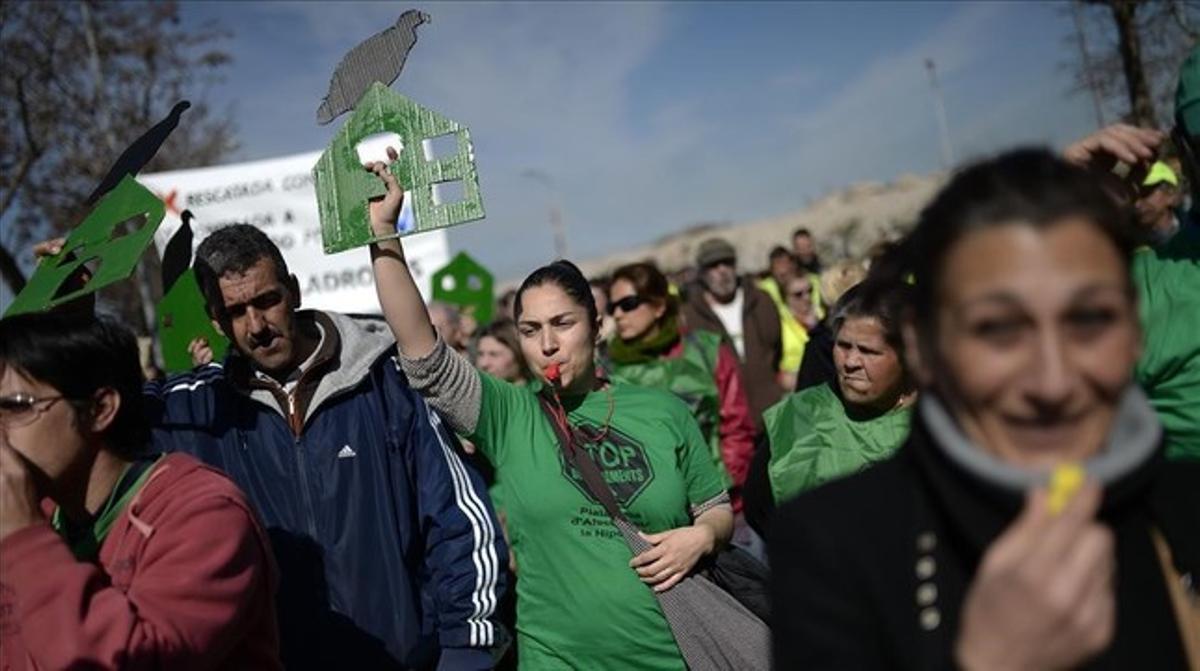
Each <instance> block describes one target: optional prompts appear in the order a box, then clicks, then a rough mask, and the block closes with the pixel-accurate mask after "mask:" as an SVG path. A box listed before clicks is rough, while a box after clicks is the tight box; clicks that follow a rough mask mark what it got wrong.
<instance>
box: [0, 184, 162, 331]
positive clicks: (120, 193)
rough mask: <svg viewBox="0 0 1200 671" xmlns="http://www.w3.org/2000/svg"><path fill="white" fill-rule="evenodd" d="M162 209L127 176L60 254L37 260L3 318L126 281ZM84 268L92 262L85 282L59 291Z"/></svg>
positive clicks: (74, 234) (68, 241) (105, 196)
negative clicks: (124, 229)
mask: <svg viewBox="0 0 1200 671" xmlns="http://www.w3.org/2000/svg"><path fill="white" fill-rule="evenodd" d="M164 211H165V206H164V205H163V202H162V201H161V200H159V199H158V197H157V196H155V195H154V194H153V193H151V192H150V191H149V190H148V189H146V187H144V186H142V185H141V184H138V183H137V181H136V180H135V179H134V178H133V177H131V176H128V175H127V176H126V177H125V178H124V179H122V180H121V181H120V183H118V184H117V186H116V188H114V189H113V190H112V191H109V192H108V193H107V194H105V195H104V197H103V198H101V199H100V202H99V203H97V204H96V207H95V208H94V209H93V210H92V211H91V213H90V214H88V216H87V218H86V219H84V220H83V223H81V224H80V225H79V226H78V227H76V228H75V230H74V231H72V232H71V235H70V237H68V238H67V242H66V244H64V245H63V248H62V251H60V252H59V253H58V254H56V255H54V256H51V257H47V258H45V259H43V260H42V262H41V263H40V264H39V265H38V267H37V270H36V271H34V273H33V277H31V278H29V283H28V284H26V285H25V288H24V289H22V290H21V293H20V294H18V295H17V297H16V299H15V300H13V302H12V305H10V306H9V307H8V311H7V312H6V313H5V316H11V315H17V314H22V313H25V312H39V311H45V310H49V309H51V308H54V307H57V306H59V305H62V304H63V303H68V302H70V301H72V300H75V299H76V298H80V297H82V296H86V295H87V294H90V293H93V292H95V291H98V290H99V289H102V288H104V287H106V286H108V285H110V284H112V283H114V282H119V281H121V280H123V279H125V278H127V277H129V276H130V275H131V274H133V271H134V269H135V268H136V267H137V263H138V260H139V259H141V258H142V254H143V253H144V252H145V251H146V248H147V247H149V246H150V243H151V242H152V241H153V240H154V231H156V230H157V229H158V225H159V224H161V223H162V220H163V214H164ZM127 221H134V222H135V223H134V224H133V230H131V231H130V232H129V233H126V234H124V235H119V230H118V228H119V227H120V226H121V225H122V224H124V223H125V222H127ZM114 236H115V237H114ZM85 264H95V271H94V272H93V274H92V277H91V279H89V280H88V281H87V282H86V283H85V284H84V285H83V286H82V287H79V288H76V289H74V290H67V289H65V287H64V283H65V282H67V280H69V279H71V276H72V275H74V274H75V272H76V271H77V270H79V269H80V267H81V266H83V265H85Z"/></svg>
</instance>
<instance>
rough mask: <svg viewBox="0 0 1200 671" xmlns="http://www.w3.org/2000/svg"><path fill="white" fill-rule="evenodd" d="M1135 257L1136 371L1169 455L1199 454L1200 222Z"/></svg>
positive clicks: (1182, 457)
mask: <svg viewBox="0 0 1200 671" xmlns="http://www.w3.org/2000/svg"><path fill="white" fill-rule="evenodd" d="M1191 216H1192V218H1193V221H1191V222H1190V223H1187V224H1185V225H1184V226H1183V228H1181V229H1180V230H1179V232H1178V233H1176V234H1175V236H1174V237H1172V238H1171V239H1170V240H1169V241H1168V242H1167V243H1166V244H1165V245H1163V246H1161V247H1159V248H1156V249H1150V248H1145V249H1140V250H1138V252H1137V253H1136V254H1135V255H1134V258H1133V283H1134V286H1136V287H1137V292H1138V308H1139V310H1140V311H1141V315H1140V316H1141V321H1142V333H1143V337H1144V339H1145V340H1144V343H1143V349H1142V356H1141V359H1139V360H1138V363H1137V369H1136V372H1135V375H1136V377H1137V381H1138V384H1140V385H1142V388H1143V389H1145V390H1146V395H1147V396H1149V397H1150V405H1151V406H1153V408H1154V410H1155V412H1156V413H1158V417H1159V419H1160V420H1161V421H1162V424H1163V430H1164V432H1165V437H1166V444H1167V458H1168V459H1200V335H1197V334H1200V222H1197V221H1195V220H1194V219H1195V218H1196V213H1195V212H1193V213H1192V215H1191Z"/></svg>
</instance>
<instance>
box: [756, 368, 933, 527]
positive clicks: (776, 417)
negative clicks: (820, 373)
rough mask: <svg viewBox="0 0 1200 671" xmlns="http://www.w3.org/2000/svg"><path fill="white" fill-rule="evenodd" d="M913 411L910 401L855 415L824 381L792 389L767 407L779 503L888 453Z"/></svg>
mask: <svg viewBox="0 0 1200 671" xmlns="http://www.w3.org/2000/svg"><path fill="white" fill-rule="evenodd" d="M911 415H912V410H911V407H909V408H901V409H898V410H893V411H891V412H888V413H885V414H883V415H880V416H879V417H876V418H874V419H870V420H866V421H855V420H853V419H851V418H850V417H848V416H847V415H846V408H845V406H843V405H842V401H841V399H839V398H838V397H837V395H836V394H834V393H833V390H832V389H830V388H829V385H826V384H823V385H820V386H817V387H809V388H808V389H805V390H804V391H801V392H799V393H795V394H789V395H788V396H787V397H786V398H784V399H783V400H782V401H780V402H779V403H776V404H775V405H773V406H771V407H770V408H769V409H767V411H766V412H765V413H763V422H764V423H765V425H766V428H767V437H768V439H769V440H770V441H771V442H770V444H771V460H770V462H769V465H768V466H767V473H768V475H769V477H770V480H771V493H772V494H774V496H775V503H776V504H782V503H783V502H784V501H787V500H788V499H790V498H792V497H794V496H796V495H797V494H799V493H801V492H804V491H806V490H809V489H812V488H813V487H816V486H817V485H819V484H822V483H824V482H828V481H829V480H833V479H836V478H840V477H842V476H845V475H850V474H852V473H854V472H856V471H859V470H862V469H863V468H865V467H867V466H869V465H870V464H872V463H873V462H876V461H879V460H881V459H884V458H887V457H888V456H890V455H891V454H892V453H893V452H895V451H896V449H897V448H899V447H900V444H901V443H903V442H904V439H905V438H907V437H908V424H909V419H910V417H911Z"/></svg>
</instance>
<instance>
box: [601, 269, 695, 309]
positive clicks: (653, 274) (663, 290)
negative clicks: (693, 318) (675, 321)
mask: <svg viewBox="0 0 1200 671" xmlns="http://www.w3.org/2000/svg"><path fill="white" fill-rule="evenodd" d="M612 278H613V283H614V284H615V283H616V281H617V280H625V281H626V282H628V283H630V284H632V285H633V290H634V292H636V294H637V295H638V296H640V297H642V298H648V299H650V300H653V301H658V302H660V303H662V304H663V305H664V306H665V307H666V310H665V311H664V312H663V316H662V317H660V318H659V321H660V322H661V321H663V320H665V319H667V318H669V317H674V316H676V315H677V314H679V301H677V300H676V299H675V297H674V296H672V295H671V282H670V281H669V280H668V279H667V276H666V275H663V274H662V271H661V270H659V269H658V266H656V265H654V264H653V263H646V262H642V263H629V264H626V265H623V266H621V267H620V268H617V269H616V270H615V271H613V276H612Z"/></svg>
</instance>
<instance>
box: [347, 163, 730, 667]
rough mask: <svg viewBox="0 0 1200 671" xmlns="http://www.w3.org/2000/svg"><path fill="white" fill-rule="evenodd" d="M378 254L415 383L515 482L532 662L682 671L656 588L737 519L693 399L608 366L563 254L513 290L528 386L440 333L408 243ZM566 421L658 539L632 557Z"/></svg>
mask: <svg viewBox="0 0 1200 671" xmlns="http://www.w3.org/2000/svg"><path fill="white" fill-rule="evenodd" d="M391 157H392V159H393V160H395V158H396V156H395V154H394V153H392V154H391ZM369 169H370V170H371V171H372V172H373V173H374V174H376V175H377V176H379V177H380V179H381V180H382V181H383V182H384V183H385V184H386V186H387V195H386V196H385V197H384V198H383V199H382V200H381V201H378V202H372V203H371V205H370V212H371V226H372V229H373V230H374V231H377V232H378V233H379V234H381V235H386V234H388V233H390V232H392V231H394V230H395V229H394V222H395V220H396V217H397V215H398V214H399V210H400V205H401V203H402V201H403V197H404V192H403V190H402V189H401V187H400V185H399V184H398V183H397V182H396V178H395V177H394V176H393V175H392V174H391V172H390V171H389V170H388V168H387V166H386V165H385V164H383V163H375V164H372V165H371V166H369ZM371 254H372V262H373V265H374V269H375V277H376V282H375V286H376V289H377V290H378V292H379V302H380V305H381V307H382V308H383V314H384V316H385V317H386V318H387V321H388V324H389V326H390V327H391V329H392V332H393V333H394V334H395V336H396V343H397V346H398V348H399V353H400V361H401V364H402V365H403V367H404V370H405V372H406V374H407V376H408V379H409V381H410V383H411V384H412V386H413V388H414V389H417V390H418V391H419V392H420V393H421V394H422V395H423V396H425V398H426V399H428V401H429V403H430V405H431V406H433V407H434V408H435V409H437V410H438V411H439V413H440V416H441V417H443V418H444V419H445V421H446V422H447V424H449V425H450V427H451V428H452V429H454V430H455V432H456V433H459V434H461V435H465V436H467V437H468V438H469V439H471V440H472V441H473V442H474V443H475V445H476V447H477V448H478V450H479V453H480V454H482V455H483V456H484V457H485V458H486V459H487V460H488V461H489V462H491V464H492V465H493V466H494V467H495V469H496V475H497V478H498V479H499V480H500V481H501V482H503V483H504V486H503V488H504V493H503V503H504V508H505V513H506V519H507V529H508V533H509V540H510V542H511V546H512V551H513V553H514V554H515V557H516V563H517V566H518V567H519V568H520V580H518V581H517V637H516V639H517V652H518V656H519V663H520V667H521V668H522V669H566V668H578V669H598V670H604V669H613V670H617V669H621V670H623V669H647V670H659V669H661V670H668V669H670V670H676V669H678V670H680V671H682V669H684V668H685V663H684V660H683V657H682V653H681V652H680V650H679V646H678V644H677V643H676V640H675V638H674V636H673V633H672V629H671V627H670V625H669V624H668V622H667V620H666V617H665V616H664V614H663V611H662V609H661V608H660V607H659V604H658V601H657V600H656V598H655V596H654V592H665V591H666V590H669V589H671V588H672V587H674V586H675V585H676V584H677V583H678V582H679V581H680V580H682V579H683V578H684V577H685V576H686V575H687V574H688V572H689V571H690V570H691V569H692V567H694V566H695V565H696V563H697V562H698V561H699V560H700V559H701V558H702V557H704V556H706V555H711V554H712V553H714V552H716V551H718V550H719V549H720V548H721V547H723V546H724V545H725V544H726V543H727V542H728V540H729V538H730V536H731V535H732V528H733V514H732V512H731V510H730V506H729V497H728V494H727V492H726V488H725V482H724V481H723V479H722V477H721V472H720V470H719V467H718V466H717V465H716V464H714V463H713V460H712V459H711V457H710V453H709V449H708V446H707V445H706V444H705V442H704V437H703V436H702V435H701V433H700V429H699V427H698V426H697V425H696V422H695V420H693V419H692V418H691V415H690V413H689V412H688V409H687V408H686V407H685V406H684V405H683V404H682V403H680V402H679V401H678V400H677V399H675V398H673V397H672V396H671V395H669V394H666V393H663V392H661V391H658V390H654V389H646V388H642V387H637V386H634V385H630V384H627V383H623V382H621V381H619V380H608V379H605V378H604V377H603V376H602V375H598V374H597V370H596V364H595V347H596V342H597V336H598V333H599V327H600V320H599V314H598V312H597V309H596V303H595V300H594V299H593V297H592V292H591V288H590V287H589V286H588V282H587V279H586V278H584V276H583V275H582V273H580V272H579V269H578V268H576V267H575V266H574V265H573V264H571V263H569V262H567V261H557V262H555V263H552V264H549V265H547V266H543V267H541V268H539V269H537V270H535V271H534V272H533V273H532V274H530V275H529V277H527V278H525V280H524V281H523V282H522V284H521V287H520V289H518V291H517V294H516V297H515V300H514V305H513V312H514V318H515V321H516V323H517V332H518V339H519V342H520V347H521V350H522V353H523V354H524V355H525V360H526V361H527V362H528V364H529V368H530V371H531V372H532V374H533V375H534V378H535V379H534V380H532V381H531V382H530V384H527V385H524V386H517V385H513V384H511V383H508V382H504V381H502V380H498V379H496V378H494V377H492V376H490V375H487V374H485V373H481V372H480V371H478V370H476V369H474V368H472V367H471V366H470V364H469V363H468V362H466V361H465V360H464V359H463V358H462V357H461V356H459V355H458V354H456V353H455V352H453V351H452V350H450V349H449V348H448V347H447V346H446V344H445V342H443V341H441V340H439V339H437V337H436V334H435V332H434V330H433V328H432V327H431V326H430V322H429V315H428V314H427V313H426V311H425V304H424V302H423V301H422V300H421V295H420V293H419V292H418V290H417V287H416V284H415V283H414V281H413V278H412V274H411V273H410V271H409V268H408V266H407V264H406V262H405V259H404V250H403V248H402V247H401V245H400V243H399V241H397V240H387V241H384V242H380V243H377V244H375V245H373V246H372V248H371ZM560 432H561V434H565V435H571V434H574V436H575V438H574V439H573V442H574V443H575V445H577V446H580V447H582V448H583V450H586V451H587V453H589V454H590V455H593V460H594V461H595V462H596V466H597V468H598V469H599V470H600V471H601V472H602V473H601V478H602V479H603V480H604V482H605V483H607V484H608V486H609V488H610V489H612V491H613V496H614V498H616V500H617V505H618V506H619V507H620V508H621V509H622V510H623V511H624V513H625V514H626V515H627V516H628V517H629V518H630V519H632V520H633V521H634V523H635V524H636V525H637V526H638V527H640V529H641V530H642V531H643V532H644V538H645V539H646V541H648V542H649V543H650V544H651V545H652V546H653V547H651V548H650V549H648V550H645V551H643V552H639V553H638V554H637V555H636V556H633V555H632V554H631V551H630V547H629V545H627V544H626V541H625V539H623V537H622V535H621V532H620V531H619V530H618V529H617V528H616V526H615V525H614V524H613V522H612V519H611V518H610V517H609V516H608V514H607V513H606V509H605V507H603V506H602V505H599V503H598V502H597V501H596V500H594V499H593V498H592V497H591V495H589V494H588V493H587V491H588V487H589V486H588V485H586V481H584V480H582V476H581V475H580V472H581V471H579V469H578V468H576V467H573V466H571V465H570V462H569V461H568V460H567V457H566V455H565V453H564V450H563V448H562V447H561V443H560V439H559V438H558V434H559V433H560ZM652 590H653V591H652Z"/></svg>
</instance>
